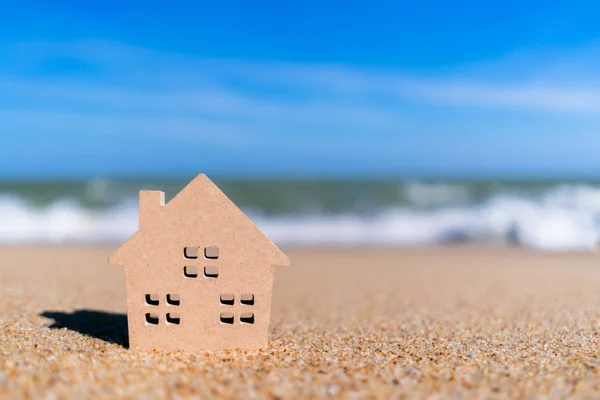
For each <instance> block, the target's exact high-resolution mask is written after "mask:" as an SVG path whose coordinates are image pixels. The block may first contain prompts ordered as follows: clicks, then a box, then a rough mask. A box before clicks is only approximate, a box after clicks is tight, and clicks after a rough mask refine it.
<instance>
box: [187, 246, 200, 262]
mask: <svg viewBox="0 0 600 400" xmlns="http://www.w3.org/2000/svg"><path fill="white" fill-rule="evenodd" d="M183 255H184V256H185V258H189V259H192V260H193V259H195V258H198V248H197V247H186V248H184V249H183Z"/></svg>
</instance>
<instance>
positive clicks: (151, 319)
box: [146, 313, 158, 325]
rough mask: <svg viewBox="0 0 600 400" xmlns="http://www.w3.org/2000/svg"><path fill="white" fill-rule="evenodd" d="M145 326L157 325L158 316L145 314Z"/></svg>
mask: <svg viewBox="0 0 600 400" xmlns="http://www.w3.org/2000/svg"><path fill="white" fill-rule="evenodd" d="M146 325H158V314H155V313H146Z"/></svg>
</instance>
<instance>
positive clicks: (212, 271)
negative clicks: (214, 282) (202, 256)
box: [204, 266, 219, 278]
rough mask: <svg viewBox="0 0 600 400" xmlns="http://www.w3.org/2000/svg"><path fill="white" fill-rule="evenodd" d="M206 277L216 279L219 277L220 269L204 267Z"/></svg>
mask: <svg viewBox="0 0 600 400" xmlns="http://www.w3.org/2000/svg"><path fill="white" fill-rule="evenodd" d="M204 276H205V277H207V278H216V277H218V276H219V267H214V266H213V267H204Z"/></svg>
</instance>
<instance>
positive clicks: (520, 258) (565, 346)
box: [0, 246, 600, 398]
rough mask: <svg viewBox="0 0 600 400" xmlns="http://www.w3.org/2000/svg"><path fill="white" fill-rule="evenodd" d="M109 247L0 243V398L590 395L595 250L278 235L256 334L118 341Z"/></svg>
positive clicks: (599, 277) (598, 392)
mask: <svg viewBox="0 0 600 400" xmlns="http://www.w3.org/2000/svg"><path fill="white" fill-rule="evenodd" d="M112 250H113V248H110V247H70V248H69V247H56V246H54V247H53V246H39V247H37V246H3V247H0V398H117V397H123V398H154V397H177V396H181V397H186V396H192V397H196V398H210V397H229V398H247V397H248V398H251V397H257V398H265V397H267V398H298V397H309V398H331V397H342V398H398V397H426V396H431V397H436V398H447V397H460V398H482V397H494V398H533V397H536V395H540V394H541V395H543V396H549V397H551V398H562V397H568V396H571V397H581V398H586V397H588V398H589V397H598V396H600V369H599V368H600V361H598V356H599V354H600V352H599V349H598V331H599V330H600V259H599V258H598V256H597V255H595V254H590V253H587V254H542V253H535V252H531V251H526V250H518V249H502V248H484V247H470V246H466V247H454V248H436V249H406V250H393V249H364V250H358V249H353V250H350V249H348V250H339V249H338V250H333V249H287V251H286V252H287V254H288V255H289V256H290V258H291V259H292V266H291V267H289V268H285V269H283V268H281V269H279V270H278V271H277V279H276V284H275V295H274V303H273V315H272V320H271V328H270V345H269V347H268V348H266V349H264V350H261V351H250V352H242V351H218V352H208V351H207V352H199V353H195V354H189V353H183V352H177V353H160V352H140V351H131V350H129V349H128V348H127V331H126V316H125V289H124V279H123V271H122V269H121V268H118V267H111V266H108V265H107V261H106V260H107V257H108V256H109V254H110V253H111V251H112Z"/></svg>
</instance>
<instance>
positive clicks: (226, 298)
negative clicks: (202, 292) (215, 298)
mask: <svg viewBox="0 0 600 400" xmlns="http://www.w3.org/2000/svg"><path fill="white" fill-rule="evenodd" d="M234 299H235V297H234V296H233V294H231V293H225V294H222V295H221V304H224V305H226V306H232V305H233V302H234Z"/></svg>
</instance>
